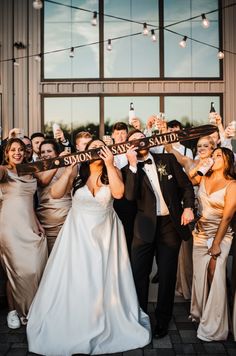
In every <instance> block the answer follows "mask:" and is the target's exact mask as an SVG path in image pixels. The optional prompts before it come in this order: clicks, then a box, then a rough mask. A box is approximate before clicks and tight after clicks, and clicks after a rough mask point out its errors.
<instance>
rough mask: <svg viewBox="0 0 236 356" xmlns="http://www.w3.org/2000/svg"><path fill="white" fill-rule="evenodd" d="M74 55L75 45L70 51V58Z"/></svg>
mask: <svg viewBox="0 0 236 356" xmlns="http://www.w3.org/2000/svg"><path fill="white" fill-rule="evenodd" d="M74 56H75V51H74V47H71V49H70V53H69V57H70V58H74Z"/></svg>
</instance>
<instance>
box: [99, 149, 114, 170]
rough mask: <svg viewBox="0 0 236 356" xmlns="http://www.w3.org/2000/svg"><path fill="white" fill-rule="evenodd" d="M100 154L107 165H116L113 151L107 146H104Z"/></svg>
mask: <svg viewBox="0 0 236 356" xmlns="http://www.w3.org/2000/svg"><path fill="white" fill-rule="evenodd" d="M99 156H100V157H101V158H102V159H103V161H104V163H105V165H106V166H107V167H108V166H114V164H113V161H114V156H113V154H112V152H111V150H110V149H109V148H108V147H107V146H102V147H101V150H100V153H99Z"/></svg>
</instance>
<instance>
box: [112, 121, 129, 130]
mask: <svg viewBox="0 0 236 356" xmlns="http://www.w3.org/2000/svg"><path fill="white" fill-rule="evenodd" d="M115 130H118V131H120V130H125V131H126V132H128V126H127V125H126V123H124V122H116V123H115V124H114V125H113V126H112V132H114V131H115Z"/></svg>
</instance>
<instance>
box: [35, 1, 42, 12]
mask: <svg viewBox="0 0 236 356" xmlns="http://www.w3.org/2000/svg"><path fill="white" fill-rule="evenodd" d="M42 7H43V3H42V1H41V0H34V1H33V8H34V9H35V10H40V9H42Z"/></svg>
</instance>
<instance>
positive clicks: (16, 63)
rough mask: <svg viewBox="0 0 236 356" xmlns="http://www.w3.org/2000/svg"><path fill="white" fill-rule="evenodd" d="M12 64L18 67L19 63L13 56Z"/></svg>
mask: <svg viewBox="0 0 236 356" xmlns="http://www.w3.org/2000/svg"><path fill="white" fill-rule="evenodd" d="M13 65H14V66H15V67H19V65H20V64H19V63H18V62H17V61H16V60H15V58H13Z"/></svg>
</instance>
